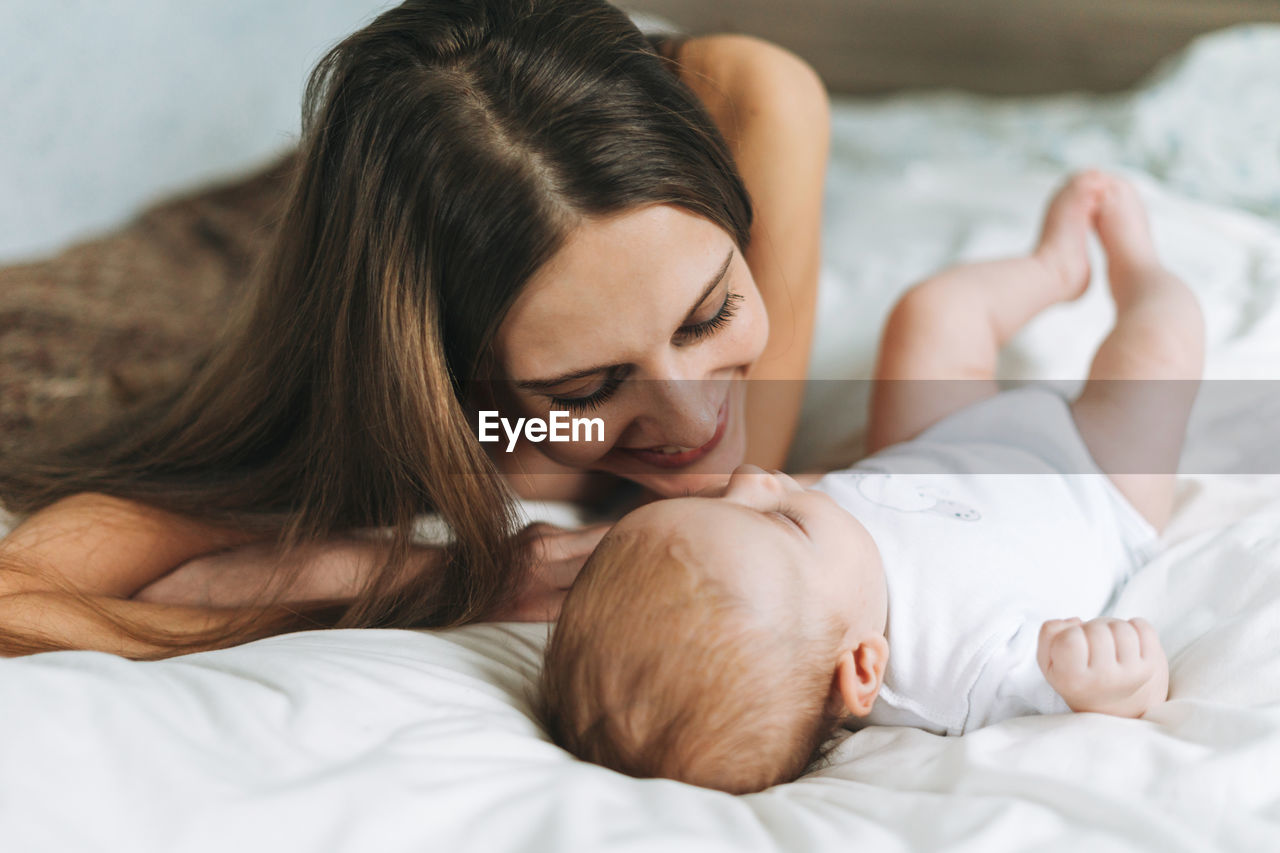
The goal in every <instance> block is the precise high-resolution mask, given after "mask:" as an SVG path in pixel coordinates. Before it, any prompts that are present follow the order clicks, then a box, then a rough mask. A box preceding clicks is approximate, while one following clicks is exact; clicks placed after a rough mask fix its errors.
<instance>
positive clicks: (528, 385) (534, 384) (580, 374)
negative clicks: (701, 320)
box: [516, 247, 734, 391]
mask: <svg viewBox="0 0 1280 853" xmlns="http://www.w3.org/2000/svg"><path fill="white" fill-rule="evenodd" d="M733 253H734V249H733V248H732V247H731V248H730V249H729V254H727V255H725V256H724V262H723V263H722V264H720V269H718V270H716V273H715V275H713V276H712V277H711V280H710V281H708V282H707V286H706V287H704V288H703V289H702V293H701V294H699V296H698V299H697V301H696V302H694V303H693V306H692V307H690V308H689V312H688V313H687V314H685V317H684V320H683V321H682V322H681V325H686V324H688V323H690V322H692V320H693V315H694V314H697V313H698V309H699V308H700V307H701V306H702V303H703V302H706V301H707V297H708V296H710V295H711V294H712V292H714V291H715V289H716V288H717V287H719V286H720V283H721V282H722V281H724V277H725V274H726V273H728V272H729V265H730V264H731V263H733ZM620 366H621V365H617V364H601V365H597V366H595V367H587V368H584V369H583V370H575V371H573V372H572V373H565V374H562V375H560V376H556V377H554V378H551V379H522V380H520V381H518V382H516V387H517V388H519V389H521V390H524V391H545V390H547V389H548V388H554V387H556V386H557V385H563V384H564V383H566V382H572V381H573V380H575V379H586V378H587V377H588V376H592V375H594V374H597V373H604V372H605V371H606V370H613V369H615V368H617V367H620Z"/></svg>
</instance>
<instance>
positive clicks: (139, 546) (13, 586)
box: [0, 494, 261, 598]
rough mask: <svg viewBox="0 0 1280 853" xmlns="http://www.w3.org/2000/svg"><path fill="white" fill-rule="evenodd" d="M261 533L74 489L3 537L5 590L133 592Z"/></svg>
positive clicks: (1, 585) (0, 592) (0, 581)
mask: <svg viewBox="0 0 1280 853" xmlns="http://www.w3.org/2000/svg"><path fill="white" fill-rule="evenodd" d="M258 538H261V534H258V535H253V534H249V533H246V532H244V531H236V530H230V529H227V528H220V527H215V526H213V525H210V524H206V523H203V522H199V521H194V520H192V519H190V518H187V517H185V516H181V515H175V514H173V513H169V512H164V511H163V510H160V509H156V508H155V507H150V506H147V505H145V504H140V503H136V502H134V501H127V500H123V499H120V498H113V497H109V496H107V495H99V494H79V495H73V496H72V497H69V498H64V499H62V500H60V501H57V502H56V503H53V504H51V505H49V506H48V507H45V508H44V509H42V510H40V511H39V512H36V513H35V514H33V515H32V516H30V517H29V518H27V519H26V520H25V521H23V522H22V523H21V524H19V525H18V526H17V527H16V528H14V530H13V532H11V533H10V534H9V535H8V536H6V537H5V538H4V539H2V540H0V596H4V595H9V594H12V593H15V592H31V591H37V590H51V589H64V588H70V589H74V590H76V591H78V592H83V593H85V594H88V595H99V596H106V597H108V598H129V597H130V596H132V595H133V594H134V593H136V592H137V591H138V590H140V589H142V587H144V586H146V585H147V584H149V583H150V582H151V581H153V580H155V579H156V578H158V577H160V576H161V575H164V574H166V573H167V572H169V571H171V570H172V569H173V568H174V567H175V566H178V565H180V564H181V563H184V562H186V561H187V560H190V559H191V558H193V557H196V556H199V555H201V554H207V553H210V552H212V551H219V550H221V549H224V548H230V547H233V546H235V545H242V544H244V543H246V542H250V541H253V540H254V539H258ZM9 566H17V567H23V568H22V570H18V569H16V568H6V567H9Z"/></svg>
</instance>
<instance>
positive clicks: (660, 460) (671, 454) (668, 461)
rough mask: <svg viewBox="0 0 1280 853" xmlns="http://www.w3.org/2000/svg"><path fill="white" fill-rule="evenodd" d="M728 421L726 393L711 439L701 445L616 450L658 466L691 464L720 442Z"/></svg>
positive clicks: (679, 466) (668, 466) (680, 466)
mask: <svg viewBox="0 0 1280 853" xmlns="http://www.w3.org/2000/svg"><path fill="white" fill-rule="evenodd" d="M728 423H729V396H728V395H727V394H726V395H725V399H724V402H722V403H721V404H720V410H719V411H718V412H717V413H716V431H715V433H714V434H713V435H712V436H711V440H710V441H708V442H707V443H706V444H704V445H702V446H701V447H694V448H687V447H679V446H677V445H670V444H668V445H660V446H658V447H646V448H639V447H619V448H618V450H620V451H622V452H623V453H628V454H630V455H631V456H634V457H635V458H636V459H639V460H640V461H641V462H645V463H647V464H649V465H654V466H656V467H658V468H683V467H685V466H686V465H692V464H693V463H694V462H697V461H698V460H699V459H701V458H702V457H704V456H706V455H707V454H708V453H710V452H711V451H713V450H715V449H716V447H717V446H718V445H719V444H720V439H722V438H724V433H725V427H726V426H727V425H728Z"/></svg>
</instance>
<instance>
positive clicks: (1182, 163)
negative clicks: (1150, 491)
mask: <svg viewBox="0 0 1280 853" xmlns="http://www.w3.org/2000/svg"><path fill="white" fill-rule="evenodd" d="M1276 80H1280V27H1275V26H1252V27H1242V28H1235V29H1230V30H1226V31H1223V32H1219V33H1215V34H1212V35H1209V36H1205V37H1203V38H1201V39H1199V40H1197V41H1195V42H1193V43H1192V44H1191V45H1190V46H1189V47H1187V48H1186V49H1185V50H1182V51H1181V52H1179V53H1178V54H1177V55H1176V56H1175V57H1173V58H1172V59H1170V60H1168V61H1167V62H1165V63H1164V64H1162V65H1161V66H1160V67H1159V68H1158V69H1156V70H1155V71H1152V72H1149V73H1148V75H1147V76H1146V77H1144V78H1143V79H1142V80H1140V81H1139V82H1138V83H1137V84H1135V85H1133V86H1130V87H1129V88H1127V89H1124V90H1121V91H1116V92H1112V93H1109V94H1096V93H1095V94H1073V95H1054V96H1043V95H1038V96H1027V95H1023V96H1019V97H1010V96H1004V97H992V96H980V95H973V94H962V93H959V92H956V91H947V92H909V93H902V94H897V95H893V96H880V97H875V98H858V99H854V98H843V99H839V100H838V101H837V103H836V105H835V107H834V115H833V147H832V162H831V167H830V183H829V193H828V199H827V216H826V223H825V229H826V232H825V236H826V246H825V260H824V270H823V277H822V291H821V304H820V310H819V316H820V318H821V321H820V327H819V329H818V335H817V343H816V345H815V353H814V363H813V368H812V377H813V379H814V381H813V382H812V383H811V391H810V393H809V395H808V397H807V399H806V413H805V417H804V423H805V425H806V426H805V429H804V431H803V433H802V435H801V438H800V440H799V441H798V442H797V447H798V448H799V450H798V451H797V454H796V458H795V460H794V462H795V464H796V465H797V466H824V465H836V464H840V463H842V462H847V461H849V460H850V459H852V458H855V457H856V456H857V454H858V450H859V446H860V445H859V442H860V436H861V427H862V421H863V415H862V409H863V401H862V400H861V399H860V391H859V389H860V388H862V385H861V383H860V380H863V379H865V378H866V376H867V373H868V370H869V367H870V362H871V357H872V353H873V351H874V346H875V342H876V334H877V331H878V327H879V324H880V322H881V320H882V319H883V317H884V315H885V313H886V312H887V310H888V307H889V305H890V304H891V303H892V301H893V299H894V297H895V295H896V294H897V293H899V292H901V290H902V289H903V288H905V287H906V286H908V285H909V284H910V283H911V282H912V281H914V280H916V279H918V278H919V277H920V276H921V275H923V274H925V273H927V272H929V271H930V270H932V269H935V268H937V267H939V266H941V265H943V264H945V263H947V262H950V261H953V260H958V259H965V258H976V257H982V256H989V255H992V254H1001V253H1008V252H1016V251H1022V250H1025V249H1026V248H1027V246H1028V245H1029V243H1030V241H1031V239H1032V237H1033V234H1034V232H1035V229H1036V227H1037V222H1038V216H1039V212H1040V210H1041V207H1042V204H1043V202H1044V200H1045V198H1047V196H1048V193H1049V192H1050V190H1051V189H1052V187H1053V186H1055V185H1056V184H1057V182H1059V181H1060V180H1061V179H1062V178H1063V177H1064V176H1065V175H1066V174H1067V173H1069V172H1070V171H1071V170H1073V169H1075V168H1079V167H1083V166H1091V165H1098V166H1103V167H1105V168H1110V169H1115V170H1118V171H1120V172H1122V173H1123V174H1126V175H1127V176H1129V177H1130V178H1131V179H1133V180H1134V181H1135V182H1136V183H1137V185H1138V186H1139V189H1140V191H1141V192H1142V194H1143V196H1144V198H1145V199H1146V201H1147V203H1148V204H1149V206H1150V210H1151V214H1152V222H1153V229H1154V232H1155V236H1156V240H1157V242H1158V244H1159V247H1160V249H1161V251H1162V253H1163V254H1164V256H1165V258H1166V259H1167V262H1168V264H1169V266H1170V267H1172V268H1173V269H1174V270H1175V271H1177V272H1178V273H1180V274H1181V275H1182V276H1183V277H1184V278H1185V279H1186V280H1187V281H1188V282H1189V283H1190V284H1191V285H1192V286H1193V288H1194V289H1195V290H1196V292H1197V294H1198V295H1199V297H1200V298H1201V300H1202V303H1203V305H1204V307H1205V313H1206V318H1207V325H1208V339H1209V356H1208V368H1207V374H1208V377H1209V378H1210V379H1211V380H1213V381H1211V382H1207V383H1206V384H1205V388H1206V392H1205V394H1204V395H1202V399H1201V402H1200V404H1198V407H1197V411H1196V414H1195V416H1194V417H1193V423H1192V428H1191V431H1190V436H1189V441H1188V446H1187V452H1186V454H1185V456H1184V460H1183V470H1184V471H1185V472H1186V473H1185V474H1184V476H1183V478H1182V481H1181V484H1180V488H1179V492H1178V505H1177V509H1176V513H1175V518H1174V520H1173V523H1172V524H1171V526H1170V529H1169V531H1168V533H1167V534H1166V537H1165V545H1166V547H1165V550H1164V552H1163V553H1162V554H1161V555H1160V556H1159V557H1158V558H1157V559H1155V561H1154V562H1152V563H1151V564H1150V565H1148V566H1146V567H1145V568H1143V569H1142V570H1141V571H1140V572H1139V574H1138V575H1137V576H1136V577H1135V579H1134V580H1133V582H1132V583H1131V584H1130V585H1129V586H1128V587H1126V589H1125V590H1124V592H1123V594H1122V596H1121V597H1120V599H1119V601H1118V602H1117V603H1116V605H1115V612H1116V613H1117V614H1118V615H1121V616H1132V615H1143V616H1145V617H1147V618H1148V619H1150V620H1151V621H1152V622H1153V623H1154V624H1155V625H1156V626H1157V628H1158V629H1159V631H1160V633H1161V636H1162V638H1163V640H1164V643H1165V645H1166V648H1167V650H1168V652H1169V655H1170V659H1171V668H1172V687H1171V701H1170V702H1169V703H1168V704H1167V705H1165V706H1164V707H1162V708H1160V709H1159V710H1158V711H1156V712H1155V713H1153V714H1152V715H1151V716H1150V717H1149V718H1148V719H1146V720H1142V721H1134V720H1122V719H1117V718H1110V717H1103V716H1098V715H1092V714H1079V715H1070V716H1045V717H1028V718H1021V719H1015V720H1011V721H1008V722H1005V723H1001V724H999V725H995V726H991V727H989V728H986V729H982V730H979V731H976V732H973V733H971V734H969V735H966V736H964V737H958V738H945V737H938V736H934V735H931V734H928V733H925V732H922V731H917V730H912V729H895V728H870V729H866V730H863V731H861V732H859V733H857V734H849V733H845V734H844V735H842V736H841V737H842V739H841V741H840V743H839V744H838V746H837V747H836V748H835V749H834V751H833V752H832V754H831V756H830V759H829V761H828V762H827V764H826V765H825V766H824V767H822V768H821V769H819V770H818V771H816V772H814V773H812V774H810V775H808V776H806V777H805V778H803V779H801V780H799V781H797V782H794V783H792V784H789V785H783V786H780V787H777V788H774V789H771V790H769V791H766V792H763V793H760V794H756V795H751V796H745V797H732V796H728V795H724V794H720V793H716V792H711V791H706V790H702V789H697V788H692V787H688V786H685V785H681V784H678V783H675V782H670V781H665V780H636V779H631V778H628V777H624V776H620V775H618V774H615V773H612V772H610V771H607V770H604V769H602V768H599V767H595V766H591V765H587V764H583V763H580V762H577V761H575V760H573V759H572V758H571V757H569V756H568V755H566V754H565V753H563V752H561V751H560V750H559V749H557V748H556V747H555V746H554V745H552V744H551V743H550V742H549V741H548V739H547V737H546V735H545V734H544V733H543V732H542V730H541V729H540V728H539V727H538V725H537V724H536V723H535V722H534V720H533V718H532V717H531V714H530V707H531V703H530V696H531V693H530V691H531V689H532V687H531V685H532V683H533V680H534V678H535V676H536V673H537V668H538V663H539V657H540V654H541V649H542V646H543V643H544V642H545V639H546V636H547V631H548V628H547V626H546V625H540V624H490V625H476V626H469V627H465V628H458V629H453V630H447V631H373V630H371V631H331V632H306V633H299V634H292V635H287V636H282V637H276V638H272V639H268V640H263V641H260V642H257V643H253V644H249V645H246V646H242V647H238V648H234V649H227V650H222V651H217V652H211V653H204V654H195V655H188V656H184V657H180V658H176V659H173V660H168V661H162V662H154V663H135V662H129V661H125V660H122V659H120V658H116V657H112V656H109V655H103V654H97V653H87V652H65V653H55V654H47V655H40V656H36V657H30V658H24V659H14V660H0V721H2V722H3V725H0V838H2V839H3V841H2V842H0V843H2V844H3V847H4V849H6V850H11V851H15V853H19V851H20V852H21V853H27V851H33V852H34V851H69V850H130V851H157V852H158V853H160V852H161V851H163V853H171V851H206V850H207V851H217V853H227V851H236V853H250V851H286V850H299V851H301V850H308V851H310V850H335V851H337V850H344V851H346V850H349V851H369V850H379V851H386V853H390V851H411V850H412V851H419V850H439V851H472V850H474V851H508V850H509V851H577V850H592V851H639V850H646V851H647V850H662V851H668V850H671V851H681V850H689V851H698V853H704V851H717V850H724V851H774V850H788V851H801V850H805V851H808V850H876V851H893V850H919V849H930V850H956V851H960V850H980V851H1005V850H1025V849H1036V850H1091V851H1092V850H1099V851H1109V850H1160V851H1207V850H1232V851H1236V850H1239V851H1254V850H1274V849H1280V476H1277V475H1280V448H1277V447H1276V445H1277V444H1280V443H1278V442H1276V441H1275V433H1276V429H1275V425H1276V424H1277V423H1280V412H1278V411H1277V407H1276V405H1275V401H1276V397H1277V396H1278V395H1277V394H1276V393H1274V392H1273V391H1270V386H1271V384H1273V383H1269V382H1267V381H1266V380H1274V379H1276V378H1277V377H1278V376H1280V88H1277V86H1276V85H1275V81H1276ZM1095 269H1096V265H1095ZM1100 276H1101V273H1095V278H1100ZM1104 290H1105V288H1104V287H1103V285H1102V282H1101V281H1098V280H1095V282H1094V286H1093V287H1092V288H1091V290H1090V292H1089V294H1088V295H1086V297H1085V298H1084V299H1082V300H1080V301H1079V302H1077V303H1074V304H1072V305H1069V306H1063V307H1060V308H1055V309H1054V310H1053V311H1052V312H1050V313H1048V314H1046V315H1044V316H1043V317H1041V318H1039V319H1038V320H1037V321H1036V322H1035V323H1034V324H1033V325H1032V326H1031V327H1029V328H1028V329H1027V330H1026V331H1025V332H1024V333H1023V334H1022V335H1020V336H1019V338H1018V339H1017V340H1016V341H1015V343H1014V346H1013V347H1012V349H1011V351H1010V354H1009V357H1008V358H1007V359H1006V360H1005V362H1004V364H1003V373H1004V375H1005V376H1007V377H1008V378H1010V379H1022V378H1031V377H1048V378H1054V379H1069V378H1071V377H1075V376H1079V375H1081V372H1082V371H1083V369H1084V366H1085V364H1086V363H1087V359H1088V356H1089V353H1090V351H1091V350H1092V348H1093V346H1094V345H1095V344H1096V343H1097V341H1098V340H1099V339H1100V338H1101V336H1102V334H1103V331H1104V329H1105V327H1106V323H1107V319H1108V313H1109V308H1108V305H1107V300H1106V298H1105V295H1104ZM1222 389H1227V390H1225V391H1224V390H1222ZM548 514H549V515H550V517H553V518H555V519H557V520H564V518H565V516H566V509H565V508H563V507H531V508H530V515H531V516H535V515H536V516H543V515H548Z"/></svg>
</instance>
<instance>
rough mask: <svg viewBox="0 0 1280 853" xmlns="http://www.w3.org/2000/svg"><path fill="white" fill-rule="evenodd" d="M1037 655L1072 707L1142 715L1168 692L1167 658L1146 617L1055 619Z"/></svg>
mask: <svg viewBox="0 0 1280 853" xmlns="http://www.w3.org/2000/svg"><path fill="white" fill-rule="evenodd" d="M1036 660H1037V661H1038V662H1039V664H1040V669H1041V671H1042V672H1044V676H1045V678H1046V679H1048V681H1049V684H1050V685H1051V686H1052V687H1053V689H1054V690H1056V691H1058V695H1059V696H1061V697H1062V698H1063V699H1065V700H1066V701H1067V705H1069V706H1070V707H1071V710H1073V711H1095V712H1097V713H1100V714H1112V715H1114V716H1117V717H1141V716H1142V715H1143V714H1145V713H1146V712H1147V711H1150V710H1151V709H1152V708H1154V707H1156V706H1157V705H1159V704H1160V703H1161V702H1163V701H1164V700H1165V699H1166V698H1168V695H1169V660H1168V658H1166V657H1165V654H1164V648H1163V647H1162V646H1161V645H1160V637H1159V636H1158V635H1157V634H1156V631H1155V629H1154V628H1152V627H1151V624H1150V623H1149V622H1147V620H1145V619H1130V620H1128V621H1125V620H1123V619H1094V620H1092V621H1090V622H1081V621H1080V620H1079V619H1051V620H1049V621H1048V622H1045V623H1044V625H1043V626H1041V628H1040V647H1039V649H1038V650H1037V652H1036Z"/></svg>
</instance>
